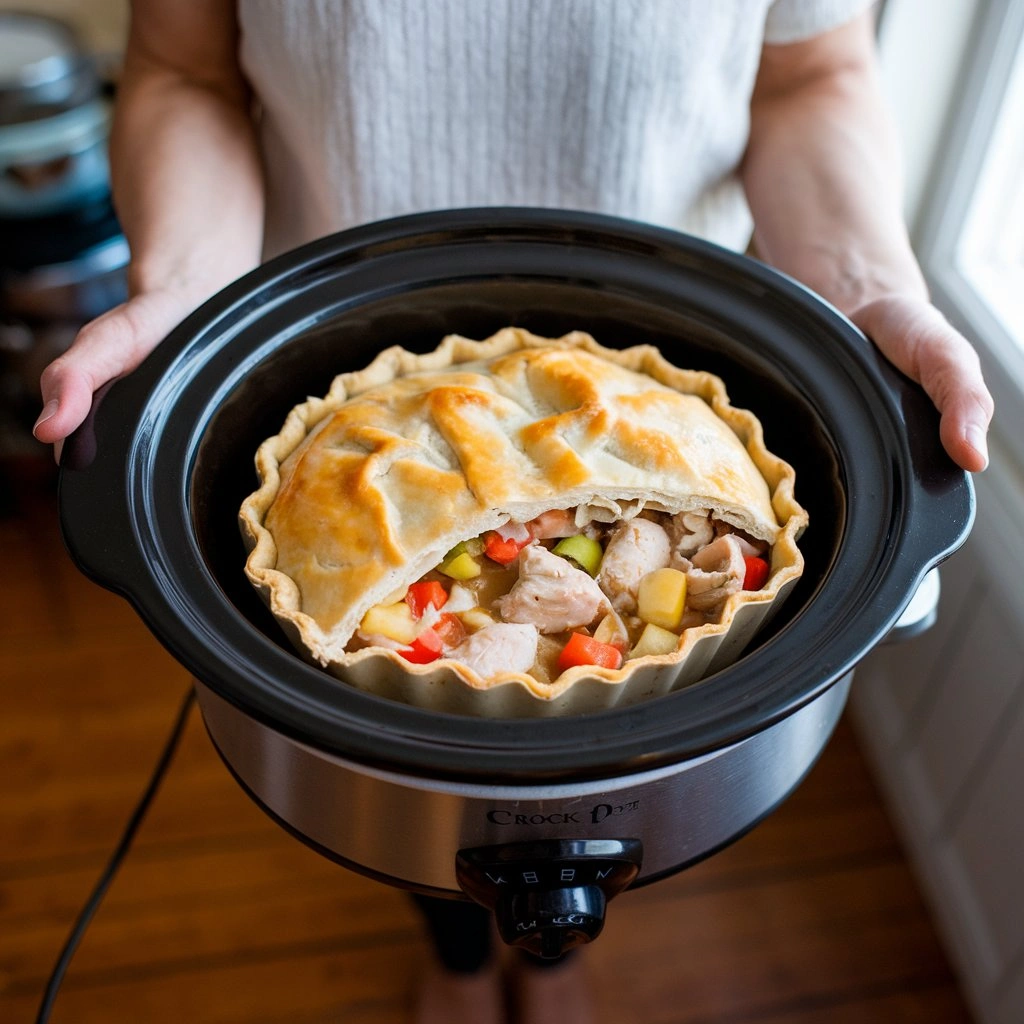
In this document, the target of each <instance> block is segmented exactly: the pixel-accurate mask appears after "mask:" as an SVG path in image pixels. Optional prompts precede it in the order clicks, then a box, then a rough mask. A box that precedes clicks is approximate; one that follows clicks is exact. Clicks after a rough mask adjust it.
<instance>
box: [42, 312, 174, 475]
mask: <svg viewBox="0 0 1024 1024" xmlns="http://www.w3.org/2000/svg"><path fill="white" fill-rule="evenodd" d="M188 312H189V305H188V303H187V301H186V300H185V299H184V298H182V297H180V296H177V295H175V294H174V293H171V292H152V293H147V294H145V295H139V296H136V297H135V298H133V299H130V300H129V301H128V302H126V303H124V304H123V305H120V306H117V307H116V308H114V309H112V310H110V311H109V312H108V313H104V314H103V316H101V317H99V318H98V319H96V320H93V321H92V322H91V323H89V324H86V326H85V327H83V328H82V330H81V331H79V333H78V336H77V337H76V338H75V340H74V342H73V343H72V345H71V347H70V348H69V349H68V350H67V351H66V352H65V353H63V354H62V355H61V356H59V357H58V358H57V359H55V360H54V361H53V362H52V363H50V365H49V366H47V367H46V369H45V370H43V374H42V376H41V378H40V381H39V385H40V390H41V391H42V396H43V409H42V412H41V413H40V415H39V419H38V420H36V424H35V427H34V428H33V431H32V432H33V434H35V436H36V438H37V439H38V440H39V441H42V442H43V443H44V444H54V445H59V444H60V442H62V441H63V440H64V438H66V437H67V436H68V434H70V433H71V432H72V431H73V430H75V429H76V428H77V427H78V426H79V425H81V423H82V421H83V420H84V419H85V417H86V416H87V415H88V413H89V409H90V408H91V406H92V396H93V394H94V392H95V391H96V390H97V389H98V388H100V387H102V386H103V385H104V384H106V383H107V381H110V380H113V379H114V378H116V377H120V376H122V375H123V374H125V373H129V372H130V371H131V370H133V369H135V367H136V366H138V364H139V363H141V362H142V360H143V359H144V358H145V357H146V356H147V355H148V354H149V353H150V352H151V351H152V350H153V349H154V348H155V347H156V346H157V345H158V344H159V343H160V341H162V340H163V338H164V337H165V336H166V335H167V333H168V332H169V331H170V330H171V328H173V327H174V326H175V325H176V324H177V323H178V322H179V321H180V320H181V319H182V318H183V317H184V316H185V315H186V314H187V313H188ZM57 454H58V455H59V448H58V449H57Z"/></svg>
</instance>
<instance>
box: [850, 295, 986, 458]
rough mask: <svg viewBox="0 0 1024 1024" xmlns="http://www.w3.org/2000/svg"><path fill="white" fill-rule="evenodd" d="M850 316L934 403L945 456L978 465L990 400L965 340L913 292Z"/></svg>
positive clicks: (983, 449) (982, 453)
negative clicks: (910, 294)
mask: <svg viewBox="0 0 1024 1024" xmlns="http://www.w3.org/2000/svg"><path fill="white" fill-rule="evenodd" d="M851 319H852V320H853V322H854V323H855V324H857V326H858V327H860V328H861V330H862V331H864V333H865V334H867V335H868V337H870V338H871V339H872V340H873V341H874V343H875V344H876V345H877V346H878V348H879V350H880V351H881V352H882V353H883V355H885V356H886V358H887V359H889V361H890V362H891V363H893V365H895V366H896V367H897V368H898V369H900V370H902V371H903V372H904V373H905V374H907V376H909V377H912V378H913V379H914V380H916V381H917V382H918V383H919V384H920V385H921V386H922V387H923V388H924V390H925V392H926V393H927V394H928V396H929V398H931V400H932V401H933V402H934V403H935V407H936V408H937V409H938V410H939V414H940V417H941V419H940V424H939V436H940V438H941V439H942V444H943V447H944V448H945V449H946V451H947V452H948V453H949V456H950V458H952V459H953V461H954V462H956V464H957V465H958V466H960V467H961V468H962V469H966V470H968V471H969V472H980V471H981V470H983V469H984V468H985V467H986V466H987V465H988V444H987V441H986V437H987V434H988V426H989V423H990V422H991V420H992V411H993V403H992V396H991V395H990V394H989V391H988V388H987V387H986V386H985V381H984V378H983V377H982V373H981V365H980V363H979V361H978V354H977V353H976V352H975V351H974V349H973V348H972V347H971V345H970V343H969V342H968V341H967V339H966V338H964V337H963V336H962V335H961V334H959V333H958V332H957V331H956V330H955V329H954V328H953V327H952V326H951V325H950V324H949V322H948V321H947V320H946V319H945V318H944V317H943V316H942V314H941V313H940V312H939V311H938V310H937V309H936V308H935V307H934V306H932V305H931V304H930V303H928V302H926V301H924V300H923V299H918V298H913V297H903V296H886V297H885V298H882V299H876V300H875V301H874V302H871V303H868V304H867V305H866V306H863V307H861V309H859V310H857V311H855V312H854V313H853V314H852V315H851Z"/></svg>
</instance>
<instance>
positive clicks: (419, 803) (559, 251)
mask: <svg viewBox="0 0 1024 1024" xmlns="http://www.w3.org/2000/svg"><path fill="white" fill-rule="evenodd" d="M510 324H511V325H517V326H522V327H525V328H527V329H529V330H531V331H533V332H535V333H537V334H540V335H545V336H552V337H553V336H557V335H559V334H562V333H565V332H567V331H570V330H584V331H587V332H588V333H590V334H592V335H593V336H594V337H595V338H596V339H597V340H598V341H599V342H600V343H601V344H603V345H606V346H609V347H626V346H630V345H636V344H653V345H656V346H658V347H659V348H660V349H661V351H662V352H663V353H664V355H665V356H666V358H667V359H669V361H670V362H672V363H674V364H676V365H678V366H683V367H692V368H698V369H704V370H709V371H711V372H713V373H716V374H718V375H719V376H720V377H722V379H723V380H724V381H725V382H726V386H727V388H728V390H729V394H730V398H731V401H732V403H733V404H734V405H737V406H740V407H742V408H749V409H751V410H753V411H754V412H755V413H756V414H757V416H758V417H759V419H760V420H761V422H762V424H763V425H764V428H765V439H766V443H767V445H768V447H769V449H770V450H772V451H773V452H777V453H778V454H779V455H781V456H782V457H783V458H785V459H786V460H787V461H789V462H790V463H791V464H792V465H793V466H794V467H795V469H796V474H797V496H798V499H799V500H800V502H801V503H802V504H803V505H804V506H805V507H806V508H807V509H808V511H809V514H810V527H809V528H808V530H807V532H806V533H805V534H804V537H803V539H802V541H801V548H802V550H803V552H804V556H805V559H806V570H805V573H804V576H803V577H802V579H801V581H800V582H799V584H798V586H797V588H796V589H795V590H794V592H793V593H792V594H791V596H790V597H789V599H788V601H787V603H786V604H785V605H784V606H783V608H782V610H781V611H780V612H779V614H778V615H777V616H776V617H775V618H774V619H773V620H772V622H771V624H770V625H769V626H768V627H767V629H766V630H764V631H763V632H762V633H761V634H760V635H759V636H758V638H757V639H756V640H755V641H754V643H753V644H752V645H751V647H750V649H749V650H748V651H747V652H746V653H745V654H744V656H743V657H742V658H740V659H739V660H738V661H737V662H736V663H735V664H734V665H732V666H731V667H729V668H727V669H725V670H723V671H720V672H718V673H716V674H715V675H713V676H711V677H709V678H707V679H705V680H703V681H701V682H699V683H697V684H694V685H692V686H690V687H688V688H685V689H682V690H680V691H678V692H676V693H673V694H671V695H669V696H666V697H663V698H658V699H656V700H651V701H648V702H646V703H641V704H638V705H636V706H633V707H628V708H622V709H617V710H612V711H604V712H600V713H596V714H590V715H581V716H576V717H570V718H561V719H556V720H535V719H531V720H528V721H526V720H523V721H518V720H514V719H501V720H489V719H480V718H470V717H463V716H455V715H448V714H440V713H434V712H427V711H423V710H419V709H417V708H413V707H410V706H406V705H403V704H399V703H395V702H391V701H388V700H385V699H382V698H380V697H376V696H373V695H369V694H366V693H363V692H361V691H358V690H356V689H355V688H354V687H348V686H346V685H345V684H344V683H340V682H339V681H338V680H336V679H334V678H333V677H331V676H329V675H327V674H326V673H324V672H322V671H320V670H318V669H316V668H314V667H311V666H309V665H307V664H306V663H304V662H303V661H302V660H301V659H300V658H299V657H298V656H297V655H296V654H295V652H294V651H293V649H292V648H291V646H290V645H289V644H288V642H287V640H286V639H285V637H284V635H283V633H282V632H281V631H280V630H279V628H278V626H277V624H276V623H275V622H274V620H273V618H272V617H271V616H270V614H269V612H268V611H267V610H266V609H265V608H264V606H263V604H262V602H261V601H260V599H259V598H258V596H257V595H256V594H255V592H254V591H252V589H251V587H250V585H249V583H248V581H247V580H246V578H245V576H244V573H243V565H244V562H245V551H244V548H243V546H242V543H241V539H240V536H239V532H238V528H237V524H236V517H237V512H238V508H239V506H240V504H241V502H242V500H243V499H244V498H245V497H246V495H248V494H249V493H250V492H251V491H252V490H253V488H254V486H255V483H256V477H255V472H254V469H253V456H254V453H255V451H256V448H257V447H258V446H259V444H260V442H261V441H262V440H263V439H264V438H266V437H268V436H270V435H271V434H274V433H276V432H277V431H278V430H279V428H280V426H281V423H282V422H283V420H284V417H285V416H286V414H287V413H288V411H289V410H290V409H291V408H292V407H293V406H294V405H296V404H298V403H299V402H302V401H304V400H305V399H306V397H307V396H309V395H320V394H324V393H325V392H326V391H327V389H328V387H329V385H330V381H331V379H332V378H333V377H334V375H335V374H337V373H339V372H341V371H345V370H355V369H359V368H361V367H363V366H365V365H366V364H367V363H369V362H370V361H371V359H372V358H373V357H374V355H375V354H376V353H377V352H379V351H380V350H381V349H382V348H384V347H387V346H389V345H395V344H400V345H403V346H404V347H406V348H408V349H411V350H413V351H420V352H422V351H428V350H430V349H433V348H434V347H436V345H437V344H438V343H439V341H440V340H441V338H442V337H443V336H444V335H445V334H448V333H452V332H457V333H460V334H463V335H466V336H469V337H477V338H483V337H486V336H488V335H489V334H491V333H493V332H494V331H495V330H497V329H499V328H501V327H504V326H507V325H510ZM60 506H61V521H62V528H63V530H64V534H65V538H66V541H67V544H68V547H69V550H70V552H71V554H72V557H73V558H74V559H75V561H76V562H77V563H78V564H79V566H80V567H81V568H82V569H83V570H84V571H85V572H86V573H87V574H88V575H90V576H91V577H93V578H94V579H95V580H97V581H98V582H99V583H101V584H102V585H104V586H106V587H109V588H111V589H114V590H117V591H119V592H121V593H122V594H124V596H125V597H127V598H128V600H129V601H130V602H131V603H132V604H133V606H134V607H135V608H136V610H137V611H138V613H139V614H140V615H141V617H142V618H143V619H144V620H145V621H146V623H147V625H148V626H149V627H150V629H151V630H152V631H153V632H154V634H155V635H156V636H157V637H158V639H159V640H160V641H161V642H162V643H163V644H164V645H165V646H166V647H167V648H168V650H169V651H170V652H171V653H172V654H173V655H174V656H175V657H176V658H177V659H178V660H179V661H180V662H181V663H182V664H183V665H184V666H186V667H187V668H188V669H189V670H190V671H191V672H192V673H193V675H194V676H195V677H196V680H197V687H198V693H199V698H200V705H201V707H202V710H203V714H204V718H205V721H206V724H207V727H208V729H209V731H210V734H211V737H212V738H213V740H214V742H215V744H216V745H217V748H218V750H219V751H220V753H221V755H222V756H223V757H224V760H225V761H226V763H227V764H228V766H229V767H230V768H231V770H232V771H233V772H234V773H235V775H236V777H237V778H238V779H239V781H240V782H241V783H242V784H243V786H245V788H246V789H247V790H248V791H249V792H250V794H251V795H252V796H253V797H254V798H255V799H257V800H258V801H259V802H260V804H261V805H262V806H263V807H264V808H265V809H266V810H267V811H268V812H269V813H271V814H272V815H273V816H274V817H275V818H277V819H278V820H279V821H280V822H281V823H282V824H283V825H285V826H286V827H288V828H289V829H291V830H292V831H293V832H295V833H296V834H297V835H299V836H300V837H301V838H302V839H303V840H305V841H306V842H308V843H310V844H311V845H313V846H315V847H316V848H318V849H320V850H321V851H322V852H324V853H325V854H327V855H328V856H332V857H334V858H335V859H337V860H339V861H341V862H342V863H345V864H348V865H349V866H352V867H354V868H356V869H357V870H360V871H364V872H366V873H369V874H372V875H375V876H377V877H380V878H382V879H384V880H386V881H389V882H392V883H395V884H399V885H402V886H406V887H411V888H415V889H418V890H421V891H425V892H433V893H436V894H441V895H452V896H461V895H463V894H465V893H468V894H470V895H471V896H473V897H474V898H476V899H478V900H479V901H481V902H483V903H486V904H487V905H491V906H494V907H495V908H496V911H497V914H498V919H499V924H500V925H501V927H502V932H503V934H504V935H505V937H506V939H508V940H509V941H515V942H519V943H521V944H523V945H527V946H529V947H530V948H533V949H536V950H539V951H543V952H546V953H549V954H552V953H556V952H557V951H558V950H559V949H562V948H565V947H566V946H568V945H572V944H574V943H575V942H578V941H584V940H585V939H587V938H589V937H591V936H592V935H593V934H595V933H596V931H597V930H599V928H600V919H601V915H602V913H603V901H604V900H605V899H606V898H607V897H608V896H609V895H612V894H614V892H615V891H617V890H618V889H621V888H622V887H624V886H625V885H629V884H639V883H641V882H648V881H652V880H654V879H656V878H658V877H661V876H662V875H664V874H667V873H669V872H671V871H674V870H678V869H679V868H680V867H682V866H685V865H686V864H688V863H691V862H693V861H694V860H696V859H698V858H700V857H703V856H705V855H707V854H708V853H709V852H711V851H713V850H714V849H716V848H718V847H719V846H721V845H723V844H724V843H726V842H729V841H730V840H732V839H733V838H735V837H736V836H738V835H740V834H742V833H743V832H744V831H746V830H747V829H748V828H750V827H751V826H752V825H753V824H754V823H755V822H756V821H758V820H759V819H760V818H761V817H763V816H764V815H765V814H767V813H769V812H770V810H771V809H772V808H773V807H775V806H776V805H777V804H778V803H779V802H780V801H781V800H782V799H784V798H785V796H786V795H787V794H788V793H789V792H791V790H792V789H793V787H794V786H795V785H797V784H798V782H799V780H800V779H801V778H802V776H803V775H804V773H805V772H806V771H807V770H808V769H809V767H810V766H811V764H813V762H814V760H815V758H816V757H817V756H818V754H819V753H820V751H821V749H822V748H823V747H824V745H825V743H826V742H827V739H828V736H829V734H830V732H831V729H832V726H833V725H834V724H835V721H836V719H837V718H838V716H839V714H840V712H841V710H842V707H843V704H844V702H845V698H846V692H847V687H848V686H849V680H850V673H851V672H852V670H853V668H854V666H855V665H856V664H857V663H858V662H859V661H860V660H861V659H862V658H863V657H864V656H865V655H866V654H867V653H868V652H869V651H870V650H871V649H872V648H873V647H874V646H875V645H876V644H877V643H879V642H880V641H881V640H882V639H883V638H884V637H885V636H886V634H887V633H888V632H889V630H890V629H891V628H892V626H893V624H894V623H895V622H896V620H897V619H898V618H899V616H900V614H901V612H902V611H903V610H904V608H905V607H906V605H907V603H908V602H909V601H910V599H911V597H912V596H913V595H914V593H915V591H916V589H917V587H918V584H919V583H920V581H921V580H922V578H923V577H924V575H925V574H926V573H927V572H928V571H929V570H930V569H931V568H932V567H933V566H935V565H936V564H938V563H939V562H940V561H941V560H943V559H944V558H945V557H947V556H948V555H949V554H950V553H951V552H952V551H954V550H955V549H956V548H957V547H958V546H959V545H960V544H961V543H962V542H963V540H964V539H965V538H966V535H967V533H968V531H969V529H970V526H971V523H972V520H973V509H974V504H973V489H972V486H971V483H970V480H969V478H968V477H967V476H966V475H965V474H964V473H963V472H962V471H960V470H959V469H958V468H957V467H956V466H955V465H954V464H953V463H952V462H951V461H950V460H949V458H948V457H947V456H946V455H945V453H944V452H943V451H942V449H941V446H940V444H939V436H938V419H937V415H936V413H935V411H934V409H933V408H932V406H931V404H930V402H929V401H928V399H927V397H926V396H925V395H924V394H923V392H922V391H921V390H920V388H918V387H917V386H916V385H914V384H913V383H911V382H910V381H908V380H907V379H906V378H904V377H903V376H901V375H900V374H899V373H898V372H897V371H895V370H894V369H893V368H892V367H891V366H890V365H889V364H888V363H887V362H885V360H884V359H882V357H881V356H880V355H879V354H878V353H877V352H876V350H875V349H874V348H873V346H871V345H870V344H869V343H868V341H867V340H866V339H865V338H864V337H863V335H861V334H860V332H859V331H857V330H856V328H854V327H853V326H852V325H851V324H850V323H849V322H848V321H847V320H846V319H845V318H844V317H842V316H841V315H840V314H838V313H837V312H836V311H835V310H834V309H832V308H831V307H830V306H828V305H827V304H826V303H824V302H822V301H821V300H820V299H818V298H817V297H816V296H814V295H813V294H812V293H810V292H809V291H807V290H806V289H805V288H803V287H801V286H800V285H798V284H797V283H795V282H794V281H792V280H790V279H788V278H786V277H785V276H783V275H781V274H779V273H777V272H774V271H773V270H771V269H770V268H768V267H766V266H764V265H763V264H760V263H758V262H757V261H755V260H752V259H749V258H747V257H744V256H740V255H737V254H735V253H732V252H729V251H726V250H723V249H721V248H718V247H716V246H714V245H711V244H709V243H707V242H704V241H701V240H698V239H694V238H691V237H688V236H685V235H682V234H679V233H676V232H673V231H669V230H664V229H659V228H654V227H649V226H645V225H640V224H636V223H633V222H629V221H625V220H619V219H615V218H610V217H605V216H597V215H590V214H583V213H570V212H565V211H555V210H524V209H501V208H489V209H474V210H459V211H444V212H438V213H429V214H421V215H415V216H411V217H404V218H399V219H395V220H391V221H386V222H382V223H378V224H371V225H368V226H365V227H360V228H357V229H354V230H350V231H346V232H343V233H340V234H337V235H334V236H331V237H328V238H325V239H322V240H320V241H317V242H315V243H313V244H310V245H307V246H304V247H302V248H300V249H297V250H295V251H293V252H290V253H288V254H286V255H284V256H282V257H280V258H278V259H275V260H273V261H271V262H269V263H268V264H266V265H264V266H263V267H261V268H259V269H258V270H256V271H254V272H253V273H251V274H249V275H248V276H246V277H245V278H243V279H241V280H240V281H238V282H236V283H235V284H233V285H231V286H230V287H228V288H227V289H225V290H224V291H223V292H221V293H219V294H218V295H217V296H215V297H214V298H213V299H211V300H210V301H209V302H208V303H206V304H205V305H204V306H203V307H202V308H200V309H199V310H198V311H197V312H196V313H195V314H193V315H192V316H191V317H190V318H189V319H188V320H186V321H185V322H184V323H183V324H182V325H181V326H180V327H179V328H177V329H176V330H175V331H174V332H173V333H172V334H171V335H170V336H169V337H168V338H167V339H166V340H165V341H164V342H163V344H161V345H160V346H159V347H158V348H157V350H156V351H155V352H154V353H153V354H152V355H151V356H150V357H149V359H148V360H147V361H146V362H145V363H144V364H143V365H142V366H141V367H140V368H139V369H138V370H137V371H135V372H134V373H133V374H131V375H130V376H129V377H127V378H125V379H123V380H121V381H118V382H117V383H116V384H114V385H113V387H111V388H110V389H109V391H108V392H107V393H106V394H105V395H104V396H103V397H102V398H100V399H98V400H97V402H96V404H95V406H94V409H93V413H92V415H91V417H90V420H89V422H88V423H87V424H86V425H84V426H83V428H82V429H81V430H80V431H79V432H77V433H76V434H75V435H74V436H73V437H72V438H71V439H70V440H69V442H68V444H67V445H66V447H65V454H64V459H63V465H62V473H61V482H60ZM538 894H540V895H539V896H538Z"/></svg>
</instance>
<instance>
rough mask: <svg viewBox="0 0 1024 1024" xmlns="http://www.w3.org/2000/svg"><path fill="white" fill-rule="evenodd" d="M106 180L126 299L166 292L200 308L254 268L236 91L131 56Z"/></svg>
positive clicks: (259, 224)
mask: <svg viewBox="0 0 1024 1024" xmlns="http://www.w3.org/2000/svg"><path fill="white" fill-rule="evenodd" d="M111 171H112V182H113V191H114V199H115V205H116V208H117V213H118V217H119V219H120V222H121V226H122V229H123V231H124V233H125V236H126V238H127V239H128V242H129V245H130V247H131V251H132V264H131V270H130V278H129V284H130V290H131V292H132V294H139V293H141V292H149V291H154V290H158V289H166V288H173V289H175V290H177V291H179V292H181V293H182V294H183V295H185V296H189V297H192V298H194V300H195V302H196V303H198V302H200V301H202V299H204V298H206V297H207V296H208V295H210V294H212V293H213V292H214V291H216V290H217V289H219V288H221V287H222V286H224V285H225V284H227V283H228V282H230V281H231V280H233V279H234V278H236V277H238V276H239V275H240V274H242V273H244V272H246V271H248V270H250V269H251V268H252V267H253V266H255V265H256V264H257V262H258V261H259V257H260V248H261V242H262V231H263V181H262V172H261V167H260V161H259V156H258V152H257V148H256V142H255V136H254V130H253V125H252V122H251V119H250V117H249V113H248V97H247V96H246V95H245V93H244V91H243V89H242V88H241V86H240V85H238V84H235V83H232V84H230V85H223V84H220V83H207V82H202V81H198V80H195V79H193V78H190V77H189V76H188V75H187V74H184V73H182V72H179V71H177V70H174V69H172V68H167V67H164V66H161V65H160V64H159V63H156V62H154V61H152V60H150V59H148V58H147V57H145V56H143V55H139V54H134V55H133V54H132V53H131V51H129V56H128V58H127V60H126V65H125V70H124V75H123V80H122V82H121V85H120V88H119V95H118V103H117V107H116V111H115V118H114V128H113V132H112V137H111Z"/></svg>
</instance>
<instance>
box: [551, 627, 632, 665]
mask: <svg viewBox="0 0 1024 1024" xmlns="http://www.w3.org/2000/svg"><path fill="white" fill-rule="evenodd" d="M621 664H622V652H621V651H619V649H618V648H616V647H613V646H612V645H611V644H606V643H602V642H601V641H600V640H595V639H594V638H593V637H592V636H587V635H586V633H573V635H572V636H571V637H569V642H568V643H567V644H566V645H565V647H563V648H562V653H561V654H560V655H559V656H558V671H559V672H564V671H565V670H566V669H568V668H573V667H574V666H575V665H599V666H600V667H601V668H618V667H619V666H620V665H621Z"/></svg>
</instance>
